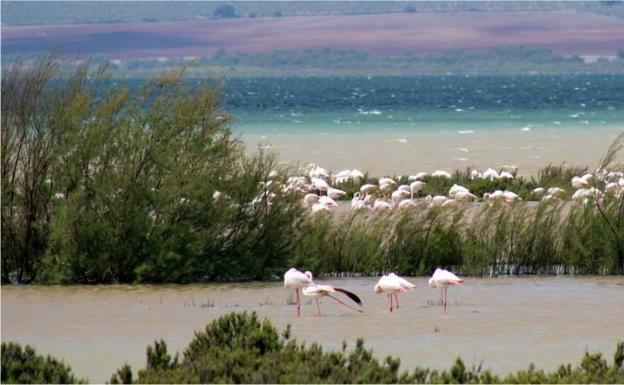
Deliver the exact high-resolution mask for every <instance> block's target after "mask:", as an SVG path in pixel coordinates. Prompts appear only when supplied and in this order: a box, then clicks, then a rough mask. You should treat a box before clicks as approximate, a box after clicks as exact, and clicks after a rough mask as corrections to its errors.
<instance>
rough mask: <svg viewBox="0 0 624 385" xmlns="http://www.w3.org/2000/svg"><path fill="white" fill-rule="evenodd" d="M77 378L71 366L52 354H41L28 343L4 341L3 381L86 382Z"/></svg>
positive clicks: (27, 382) (14, 382)
mask: <svg viewBox="0 0 624 385" xmlns="http://www.w3.org/2000/svg"><path fill="white" fill-rule="evenodd" d="M86 382H87V381H86V380H84V379H80V378H77V377H76V376H74V374H73V373H72V371H71V369H70V368H69V366H67V365H65V364H63V363H62V362H61V361H59V360H57V359H55V358H52V357H50V356H45V357H43V356H41V355H39V354H37V352H36V351H35V350H34V349H33V348H32V347H30V346H29V345H26V346H25V347H24V348H22V346H21V345H19V344H17V343H15V342H8V343H7V342H3V343H2V383H3V384H6V383H13V384H16V383H19V384H37V383H39V384H43V383H45V384H49V383H52V384H54V383H57V384H75V383H86Z"/></svg>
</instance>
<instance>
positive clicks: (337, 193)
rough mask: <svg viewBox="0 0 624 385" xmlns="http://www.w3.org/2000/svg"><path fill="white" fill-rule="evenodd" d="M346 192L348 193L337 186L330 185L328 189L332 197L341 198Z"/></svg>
mask: <svg viewBox="0 0 624 385" xmlns="http://www.w3.org/2000/svg"><path fill="white" fill-rule="evenodd" d="M346 194H347V193H346V192H345V191H342V190H339V189H337V188H332V187H330V188H328V189H327V196H328V197H330V198H331V199H340V198H341V197H343V196H344V195H346Z"/></svg>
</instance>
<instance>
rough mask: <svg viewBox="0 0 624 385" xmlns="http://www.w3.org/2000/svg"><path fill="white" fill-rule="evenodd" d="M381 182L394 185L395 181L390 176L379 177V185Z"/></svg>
mask: <svg viewBox="0 0 624 385" xmlns="http://www.w3.org/2000/svg"><path fill="white" fill-rule="evenodd" d="M382 184H387V185H395V184H396V182H395V181H394V179H392V178H379V185H380V186H381V185H382Z"/></svg>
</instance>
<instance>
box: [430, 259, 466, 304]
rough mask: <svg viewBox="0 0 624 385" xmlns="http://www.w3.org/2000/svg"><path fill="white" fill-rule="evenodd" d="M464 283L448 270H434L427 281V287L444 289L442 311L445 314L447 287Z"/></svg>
mask: <svg viewBox="0 0 624 385" xmlns="http://www.w3.org/2000/svg"><path fill="white" fill-rule="evenodd" d="M463 283H464V280H463V279H461V278H459V277H458V276H456V275H455V274H453V273H451V272H450V271H448V270H444V269H436V270H435V271H434V272H433V275H432V276H431V278H430V279H429V286H430V287H433V288H436V287H440V288H442V287H443V288H444V301H443V302H442V304H443V306H444V311H445V312H446V289H447V288H448V287H449V286H455V285H461V284H463Z"/></svg>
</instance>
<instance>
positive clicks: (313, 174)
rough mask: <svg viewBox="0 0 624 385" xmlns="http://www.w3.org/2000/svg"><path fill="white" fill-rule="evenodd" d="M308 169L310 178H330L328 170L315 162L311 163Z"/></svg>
mask: <svg viewBox="0 0 624 385" xmlns="http://www.w3.org/2000/svg"><path fill="white" fill-rule="evenodd" d="M306 171H307V172H308V176H309V177H310V179H312V178H322V179H328V178H329V173H328V172H327V170H325V169H324V168H322V167H318V166H317V165H316V164H314V163H310V164H309V165H308V167H306Z"/></svg>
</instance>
